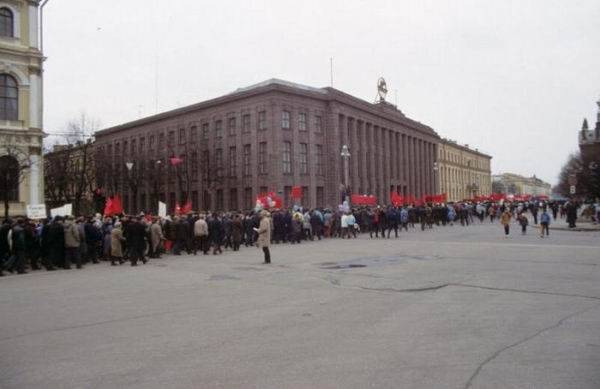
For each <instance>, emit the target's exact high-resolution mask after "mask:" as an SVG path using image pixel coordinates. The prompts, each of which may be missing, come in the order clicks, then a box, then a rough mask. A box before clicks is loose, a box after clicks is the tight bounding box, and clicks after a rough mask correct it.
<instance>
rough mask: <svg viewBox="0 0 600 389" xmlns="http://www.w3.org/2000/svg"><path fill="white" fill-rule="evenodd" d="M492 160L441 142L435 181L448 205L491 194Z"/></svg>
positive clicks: (443, 141) (464, 147) (462, 147)
mask: <svg viewBox="0 0 600 389" xmlns="http://www.w3.org/2000/svg"><path fill="white" fill-rule="evenodd" d="M491 160H492V157H491V156H489V155H487V154H484V153H482V152H480V151H479V150H477V149H475V150H473V149H471V148H469V145H460V144H458V143H457V142H456V141H452V140H448V139H442V141H441V142H440V146H439V149H438V179H439V187H440V192H441V193H446V194H447V195H448V201H460V200H464V199H470V198H473V197H475V196H482V195H485V196H487V195H489V194H491V193H492V172H491Z"/></svg>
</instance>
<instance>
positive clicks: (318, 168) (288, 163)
mask: <svg viewBox="0 0 600 389" xmlns="http://www.w3.org/2000/svg"><path fill="white" fill-rule="evenodd" d="M134 142H135V141H132V144H131V147H132V154H135V151H134V150H135V146H134V145H135V143H134ZM123 144H124V146H125V147H126V142H124V143H123ZM140 147H141V144H140ZM314 147H315V155H314V162H315V163H314V169H315V174H317V175H323V146H322V145H315V146H314ZM298 148H299V149H298V154H299V159H298V172H299V173H300V174H309V163H308V155H309V153H308V152H309V147H308V143H300V144H299V145H298ZM99 151H100V153H103V150H102V148H100V150H99ZM106 152H107V155H108V156H112V155H113V154H112V145H107V149H106ZM120 152H121V150H120V148H119V143H117V144H116V145H115V154H116V156H117V157H118V156H119V155H120ZM292 154H293V153H292V143H291V142H287V141H286V142H283V147H282V172H283V173H284V174H292V172H293V169H292V167H293V164H292ZM267 157H268V154H267V142H260V143H259V144H258V164H257V171H258V174H267V172H268V170H267V162H268V160H267V159H268V158H267ZM180 158H181V159H182V160H183V163H182V169H186V170H187V169H188V168H189V169H190V171H191V172H192V176H193V177H195V176H196V173H197V172H198V166H199V165H198V152H197V151H194V152H192V153H191V154H190V159H189V161H188V160H187V158H186V156H185V155H180ZM228 158H229V164H228V176H229V177H236V176H237V172H238V165H237V163H238V157H237V147H236V146H231V147H230V148H229V154H228ZM251 158H252V145H250V144H246V145H244V146H243V150H242V175H243V176H244V177H247V176H250V175H251ZM161 162H163V161H162V160H161ZM223 162H224V161H223V149H221V148H217V149H215V152H214V159H213V160H211V158H210V152H209V151H208V150H204V151H202V166H203V167H204V169H203V178H204V179H208V174H210V173H212V174H215V176H216V177H218V178H221V177H223V175H224V173H225V172H224V165H223ZM142 163H143V161H142ZM164 164H165V165H166V166H168V167H169V169H172V166H173V165H172V164H171V163H169V161H168V160H167V159H165V160H164ZM160 165H162V163H161V164H159V167H160ZM144 167H145V166H144V165H140V166H138V168H139V169H141V170H143V168H144ZM169 173H172V172H169ZM169 177H170V178H171V179H173V175H172V174H169Z"/></svg>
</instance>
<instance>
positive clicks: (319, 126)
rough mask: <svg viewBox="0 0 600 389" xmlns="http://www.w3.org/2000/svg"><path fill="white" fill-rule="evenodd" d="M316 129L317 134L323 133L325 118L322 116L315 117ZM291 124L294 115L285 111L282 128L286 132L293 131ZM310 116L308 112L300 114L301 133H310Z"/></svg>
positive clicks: (282, 113)
mask: <svg viewBox="0 0 600 389" xmlns="http://www.w3.org/2000/svg"><path fill="white" fill-rule="evenodd" d="M314 119H315V120H314V128H315V132H322V131H323V117H322V116H320V115H315V118H314ZM291 123H292V113H291V112H290V111H286V110H283V111H282V112H281V128H282V129H284V130H289V129H291V128H292V127H291ZM308 127H309V126H308V115H307V114H306V112H299V113H298V130H299V131H308V130H309V128H308Z"/></svg>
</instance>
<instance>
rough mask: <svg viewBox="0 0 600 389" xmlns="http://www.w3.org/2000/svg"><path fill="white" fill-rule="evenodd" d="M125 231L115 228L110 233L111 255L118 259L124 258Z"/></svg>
mask: <svg viewBox="0 0 600 389" xmlns="http://www.w3.org/2000/svg"><path fill="white" fill-rule="evenodd" d="M124 241H125V238H124V237H123V230H122V229H121V227H115V228H113V230H112V231H111V232H110V255H112V256H113V257H116V258H123V242H124Z"/></svg>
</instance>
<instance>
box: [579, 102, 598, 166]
mask: <svg viewBox="0 0 600 389" xmlns="http://www.w3.org/2000/svg"><path fill="white" fill-rule="evenodd" d="M596 104H597V105H598V113H597V114H596V127H595V128H594V129H593V130H590V129H589V128H588V121H587V119H583V125H582V126H581V131H579V150H580V152H581V159H582V160H583V162H584V163H585V164H586V166H589V164H590V163H591V164H592V166H593V167H596V168H598V167H597V165H599V164H600V100H598V101H597V102H596Z"/></svg>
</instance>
